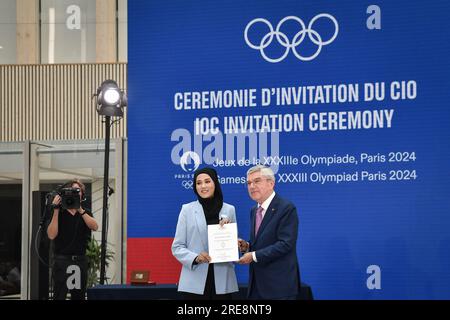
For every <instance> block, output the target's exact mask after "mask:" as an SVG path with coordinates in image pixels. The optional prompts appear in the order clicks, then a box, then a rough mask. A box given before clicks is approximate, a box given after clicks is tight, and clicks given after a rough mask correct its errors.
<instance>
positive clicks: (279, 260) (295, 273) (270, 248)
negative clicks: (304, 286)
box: [248, 194, 300, 299]
mask: <svg viewBox="0 0 450 320" xmlns="http://www.w3.org/2000/svg"><path fill="white" fill-rule="evenodd" d="M256 209H257V206H255V207H253V208H252V209H251V213H250V217H251V230H250V251H255V255H256V260H257V261H258V262H256V263H255V262H252V263H251V264H250V279H249V288H248V294H249V297H251V293H252V290H257V292H258V295H259V296H260V297H261V298H263V299H277V298H283V297H288V296H296V295H298V293H299V291H300V270H299V265H298V261H297V245H296V244H297V235H298V216H297V209H296V208H295V206H294V204H293V203H292V202H290V201H289V200H286V199H283V198H281V197H280V196H278V194H275V197H274V198H273V200H272V202H271V203H270V205H269V208H267V211H266V213H265V215H264V219H263V221H262V223H261V226H260V228H259V231H258V234H257V236H256V238H255V215H256ZM255 284H256V287H255Z"/></svg>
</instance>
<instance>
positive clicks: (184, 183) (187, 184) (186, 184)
mask: <svg viewBox="0 0 450 320" xmlns="http://www.w3.org/2000/svg"><path fill="white" fill-rule="evenodd" d="M193 184H194V183H193V182H192V180H183V181H182V182H181V185H182V186H183V187H184V188H185V189H192V185H193Z"/></svg>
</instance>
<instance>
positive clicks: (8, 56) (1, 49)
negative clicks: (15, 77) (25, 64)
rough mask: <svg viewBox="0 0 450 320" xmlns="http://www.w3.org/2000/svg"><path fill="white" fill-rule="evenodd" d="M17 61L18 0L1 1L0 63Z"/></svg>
mask: <svg viewBox="0 0 450 320" xmlns="http://www.w3.org/2000/svg"><path fill="white" fill-rule="evenodd" d="M14 63H16V0H1V1H0V64H14Z"/></svg>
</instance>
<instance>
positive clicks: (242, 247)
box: [238, 238, 249, 252]
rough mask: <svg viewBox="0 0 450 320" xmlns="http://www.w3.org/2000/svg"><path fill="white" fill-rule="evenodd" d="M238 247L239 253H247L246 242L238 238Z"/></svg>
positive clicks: (247, 245)
mask: <svg viewBox="0 0 450 320" xmlns="http://www.w3.org/2000/svg"><path fill="white" fill-rule="evenodd" d="M238 246H239V251H241V252H247V251H248V247H249V244H248V242H247V241H245V240H242V239H240V238H239V239H238Z"/></svg>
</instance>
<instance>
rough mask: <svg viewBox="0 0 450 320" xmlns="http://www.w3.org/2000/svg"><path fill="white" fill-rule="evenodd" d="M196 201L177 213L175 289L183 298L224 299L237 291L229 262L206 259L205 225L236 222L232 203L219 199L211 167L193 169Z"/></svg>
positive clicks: (174, 251)
mask: <svg viewBox="0 0 450 320" xmlns="http://www.w3.org/2000/svg"><path fill="white" fill-rule="evenodd" d="M194 193H195V194H196V196H197V201H193V202H190V203H187V204H184V205H183V206H182V208H181V212H180V215H179V217H178V223H177V230H176V233H175V238H174V241H173V243H172V254H173V255H174V257H175V258H176V259H177V260H178V261H179V262H180V263H181V264H182V265H183V267H182V269H181V275H180V280H179V282H178V291H180V292H181V293H182V296H183V298H184V299H190V300H194V299H195V300H197V299H200V300H210V299H212V300H217V299H221V300H225V299H231V293H232V292H236V291H238V290H239V289H238V284H237V280H236V273H235V272H234V265H233V263H232V262H224V263H211V264H210V263H209V261H210V260H211V257H210V256H209V255H208V225H211V224H219V223H220V224H221V225H223V224H224V223H232V222H236V214H235V210H234V207H233V206H232V205H229V204H227V203H225V202H223V195H222V190H221V188H220V184H219V179H218V177H217V173H216V171H215V170H214V169H211V168H204V169H199V170H197V171H196V172H195V173H194Z"/></svg>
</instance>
